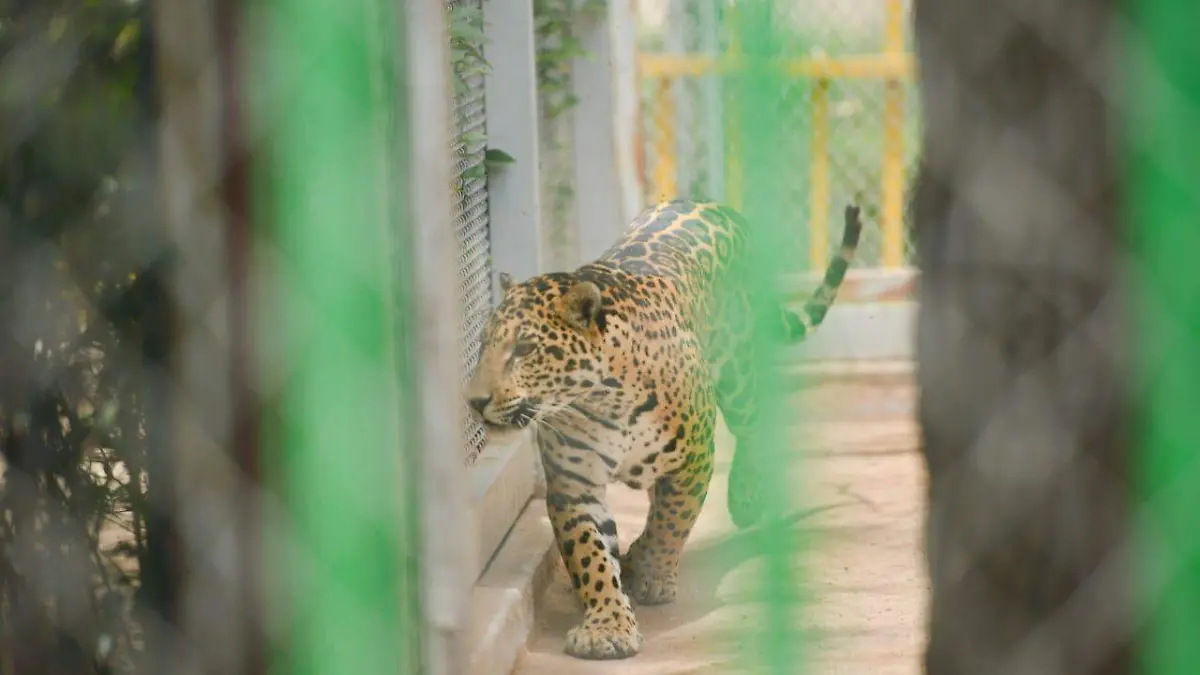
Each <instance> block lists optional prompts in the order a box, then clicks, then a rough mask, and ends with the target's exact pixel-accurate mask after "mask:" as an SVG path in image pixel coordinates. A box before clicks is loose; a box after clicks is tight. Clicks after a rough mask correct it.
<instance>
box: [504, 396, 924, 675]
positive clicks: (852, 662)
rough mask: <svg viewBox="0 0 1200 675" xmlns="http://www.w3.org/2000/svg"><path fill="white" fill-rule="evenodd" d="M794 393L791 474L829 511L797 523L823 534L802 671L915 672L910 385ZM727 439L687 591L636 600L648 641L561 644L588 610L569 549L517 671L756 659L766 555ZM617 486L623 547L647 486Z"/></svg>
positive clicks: (565, 672) (810, 581)
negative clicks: (742, 520)
mask: <svg viewBox="0 0 1200 675" xmlns="http://www.w3.org/2000/svg"><path fill="white" fill-rule="evenodd" d="M797 405H798V406H800V407H798V410H801V411H803V412H802V414H803V415H804V417H805V418H806V421H805V423H804V424H802V425H798V426H797V427H796V429H795V431H796V433H797V434H799V435H800V436H801V437H802V438H803V439H804V442H803V443H801V444H799V445H801V447H802V448H803V456H802V457H800V458H798V461H797V462H795V465H796V466H795V473H796V477H795V479H794V480H795V482H796V485H797V486H798V489H800V490H802V491H803V492H802V494H803V495H804V496H803V502H804V503H805V504H806V505H810V506H811V507H813V508H814V509H815V510H818V512H817V513H815V514H814V515H811V516H810V517H808V518H806V519H804V520H802V521H801V522H800V523H799V524H798V525H797V526H796V531H797V532H798V533H803V534H804V536H805V539H806V541H810V542H812V544H811V545H810V546H809V547H808V549H807V551H806V552H802V553H801V554H800V555H798V556H797V560H796V565H797V568H798V569H799V570H801V574H803V575H804V578H805V580H806V585H807V587H808V588H809V589H810V591H811V593H810V595H811V599H810V600H809V602H808V604H807V606H806V608H805V612H804V614H803V615H802V618H801V619H800V620H799V621H798V623H799V624H801V625H803V626H805V627H807V628H809V629H811V634H812V635H813V636H814V637H813V638H812V639H811V640H810V641H809V646H808V650H807V653H808V654H809V661H810V667H809V668H807V669H806V670H805V672H807V673H812V674H814V675H858V674H860V673H861V674H865V675H916V674H917V673H919V672H920V668H919V658H920V652H921V647H922V613H923V607H922V599H923V597H924V593H925V589H926V588H927V582H926V579H925V572H924V568H923V564H922V562H921V558H920V553H919V546H920V520H921V517H922V509H923V507H922V503H921V493H922V490H923V489H924V487H923V486H924V467H923V465H922V463H921V460H920V456H919V454H918V452H917V445H916V430H915V427H914V425H913V423H912V421H911V419H912V409H913V389H912V387H911V384H910V383H907V382H903V383H894V382H893V383H890V384H869V383H862V382H858V383H851V382H826V383H823V384H820V385H816V386H813V387H811V388H809V389H808V390H807V391H806V392H805V393H804V394H803V395H802V396H800V397H797ZM729 450H730V441H729V438H728V436H727V435H724V434H722V436H721V437H720V439H719V441H718V454H719V462H718V465H717V476H716V478H715V479H714V484H713V487H712V489H711V491H710V493H709V494H710V496H709V500H708V503H707V504H706V505H705V512H704V514H703V515H702V516H701V518H700V523H699V525H698V526H697V530H696V533H695V534H694V535H693V536H692V538H691V540H690V541H689V544H688V549H687V551H686V553H685V561H684V569H683V570H682V578H681V584H680V592H679V597H678V599H677V600H676V602H674V603H673V604H671V605H666V606H662V607H641V608H638V609H637V612H638V617H639V622H640V624H641V627H642V632H643V634H644V635H645V638H646V645H645V648H644V650H643V651H642V653H641V654H639V655H638V656H636V657H634V658H632V659H627V660H624V661H615V662H584V661H578V660H575V659H572V658H570V657H568V656H566V655H564V654H563V653H562V648H563V640H564V636H565V634H566V631H567V629H568V628H569V627H570V626H572V625H574V624H575V623H576V622H577V621H578V620H579V617H580V616H581V615H582V612H581V610H580V608H579V606H578V603H577V602H576V600H575V598H574V596H573V594H572V592H571V590H570V586H569V584H568V582H567V579H566V577H565V575H564V572H563V568H562V564H561V562H559V563H558V565H557V569H556V572H555V577H554V579H553V581H552V582H551V584H550V586H549V588H548V590H547V591H546V593H545V595H544V597H543V598H542V600H541V602H540V603H539V611H538V616H537V630H536V633H535V635H534V636H533V637H532V638H531V641H530V644H529V647H528V649H527V650H526V651H525V652H524V653H522V654H521V655H520V657H519V658H518V661H517V667H516V671H515V672H516V673H517V674H518V675H575V674H579V675H585V674H588V675H590V674H605V675H682V674H683V673H704V674H715V673H749V672H754V670H755V668H754V666H755V665H756V662H755V661H754V660H753V659H752V658H748V657H747V656H746V654H745V649H746V645H745V642H746V637H745V636H746V634H747V632H748V631H750V630H753V626H754V624H755V623H756V621H757V620H758V619H757V616H758V614H759V611H760V609H761V607H760V606H759V605H757V604H755V603H754V602H753V600H752V598H751V597H750V596H749V593H750V590H749V589H750V588H751V586H750V584H751V583H753V582H754V581H755V580H756V579H757V578H758V576H760V575H761V569H762V562H763V561H762V559H761V558H759V557H756V554H755V553H753V552H752V548H753V547H752V546H751V545H748V542H750V541H751V540H752V535H750V536H748V535H745V534H742V535H739V534H736V530H735V529H734V528H733V525H732V524H731V523H730V522H729V517H728V515H727V513H726V511H725V503H724V495H725V477H726V476H727V474H728V470H729ZM609 495H610V496H609V499H610V502H611V504H612V506H613V508H614V511H615V515H616V517H617V522H618V528H619V532H620V536H621V543H622V548H624V546H626V545H627V544H628V543H629V542H630V541H633V539H634V538H635V537H636V536H637V535H638V533H639V532H640V531H641V527H642V522H643V520H644V518H645V513H646V507H647V500H646V496H645V495H644V494H643V493H638V492H634V491H632V490H628V489H626V488H624V487H618V486H614V487H611V488H610V493H609ZM797 672H799V670H798V671H797Z"/></svg>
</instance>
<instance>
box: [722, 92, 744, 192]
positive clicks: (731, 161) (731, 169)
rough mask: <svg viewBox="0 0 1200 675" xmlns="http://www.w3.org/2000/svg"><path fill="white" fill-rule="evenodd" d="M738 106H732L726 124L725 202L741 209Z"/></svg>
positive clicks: (740, 142)
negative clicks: (736, 110) (736, 109)
mask: <svg viewBox="0 0 1200 675" xmlns="http://www.w3.org/2000/svg"><path fill="white" fill-rule="evenodd" d="M735 108H736V106H731V107H730V108H729V109H728V110H729V113H728V118H727V122H726V124H725V137H726V138H727V139H729V140H728V147H727V148H726V153H725V157H726V158H727V159H726V162H725V166H726V170H725V202H726V203H728V204H729V205H730V206H732V207H733V208H735V209H741V208H742V206H743V204H742V194H743V189H744V182H743V180H744V179H743V172H742V136H741V134H740V133H739V132H738V129H739V126H738V123H739V120H738V117H737V113H736V112H735Z"/></svg>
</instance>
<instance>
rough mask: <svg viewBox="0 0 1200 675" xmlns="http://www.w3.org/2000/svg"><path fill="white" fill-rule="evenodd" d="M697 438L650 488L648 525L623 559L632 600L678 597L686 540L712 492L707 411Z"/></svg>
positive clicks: (710, 430)
mask: <svg viewBox="0 0 1200 675" xmlns="http://www.w3.org/2000/svg"><path fill="white" fill-rule="evenodd" d="M706 417H707V419H706V420H703V421H702V422H701V424H700V425H698V426H703V427H704V428H702V429H700V428H698V429H697V432H698V433H697V438H695V439H694V440H692V441H691V442H690V443H689V444H688V446H687V448H686V450H687V453H688V454H687V455H686V459H685V460H684V463H683V465H682V466H680V467H679V468H677V469H675V470H674V471H672V472H670V473H668V474H666V475H664V476H663V477H661V478H659V479H658V480H657V481H655V483H654V486H653V487H651V489H650V513H649V515H648V516H647V518H646V528H645V530H643V531H642V534H641V536H640V537H638V538H637V541H635V542H633V544H632V545H631V546H630V547H629V550H628V551H627V552H626V554H625V557H624V559H623V561H622V569H623V570H624V574H625V582H626V583H625V588H626V589H627V590H628V591H629V594H630V595H631V596H633V599H634V600H636V601H637V602H639V603H643V604H647V605H658V604H662V603H667V602H671V601H672V600H674V599H675V589H676V582H677V579H678V576H679V560H680V557H681V555H682V554H683V547H684V544H686V543H687V539H688V536H689V535H690V534H691V532H692V528H693V527H694V526H695V525H696V519H697V518H699V517H700V509H701V507H703V506H704V499H705V497H707V496H708V485H709V481H710V480H711V479H712V472H713V423H714V422H715V419H714V417H715V415H714V414H713V413H710V414H708V415H707V416H706Z"/></svg>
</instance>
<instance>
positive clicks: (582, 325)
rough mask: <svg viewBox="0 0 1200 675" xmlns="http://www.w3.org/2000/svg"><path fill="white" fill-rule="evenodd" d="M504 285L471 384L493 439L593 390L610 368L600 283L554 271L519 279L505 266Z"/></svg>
mask: <svg viewBox="0 0 1200 675" xmlns="http://www.w3.org/2000/svg"><path fill="white" fill-rule="evenodd" d="M500 288H501V290H502V292H503V294H504V297H503V299H502V300H501V302H500V305H499V306H498V307H497V308H496V309H495V310H493V311H492V314H491V316H490V318H489V319H488V323H487V326H486V327H485V328H484V332H483V343H482V346H481V349H480V355H479V363H478V365H477V366H476V367H475V372H474V374H473V376H472V378H471V381H470V383H469V384H468V385H467V388H466V392H465V393H466V399H467V403H468V404H469V405H470V407H471V408H472V409H473V410H474V411H475V413H476V414H478V415H479V417H480V419H481V420H482V421H483V423H484V426H485V427H486V428H487V429H488V432H489V435H491V436H492V437H493V439H498V438H501V437H504V436H506V435H507V434H508V433H511V432H514V431H519V430H521V429H524V428H525V427H527V426H529V425H530V424H532V423H533V422H535V421H537V420H540V419H541V418H543V417H545V416H546V415H549V414H553V413H555V412H557V411H560V410H563V409H565V408H566V407H568V406H569V405H571V404H572V403H574V402H575V401H578V400H579V399H581V398H583V397H586V396H589V395H591V394H594V393H595V392H596V391H597V388H599V387H601V386H603V385H602V382H604V380H605V378H606V377H607V374H608V363H607V359H606V357H605V355H604V353H603V350H602V349H601V344H602V342H601V341H602V333H603V325H602V324H603V314H602V309H601V305H602V298H601V292H600V289H599V287H597V286H596V284H595V283H592V282H591V281H585V280H581V279H578V278H575V277H574V276H573V275H569V274H548V275H541V276H537V277H533V278H532V279H529V280H527V281H525V282H523V283H519V284H518V283H514V282H513V280H512V278H511V277H509V276H508V275H507V274H503V273H502V274H501V275H500Z"/></svg>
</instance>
